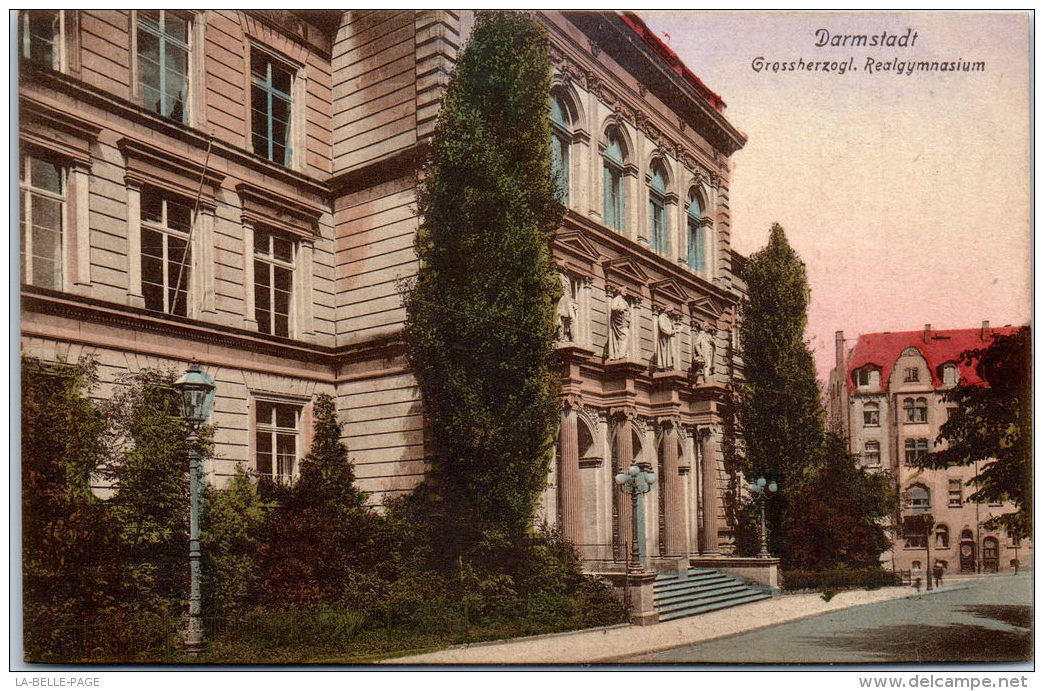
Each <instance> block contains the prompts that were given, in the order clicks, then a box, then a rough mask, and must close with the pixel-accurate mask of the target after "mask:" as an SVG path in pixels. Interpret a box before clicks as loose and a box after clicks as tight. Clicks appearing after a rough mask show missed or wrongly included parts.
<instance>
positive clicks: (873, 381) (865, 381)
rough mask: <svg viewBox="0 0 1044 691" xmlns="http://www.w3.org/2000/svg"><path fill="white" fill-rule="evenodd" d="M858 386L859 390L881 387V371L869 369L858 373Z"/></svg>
mask: <svg viewBox="0 0 1044 691" xmlns="http://www.w3.org/2000/svg"><path fill="white" fill-rule="evenodd" d="M856 386H858V387H859V388H861V389H862V388H869V389H877V388H880V386H881V371H880V370H877V369H874V368H872V367H868V368H866V369H861V370H858V371H857V372H856Z"/></svg>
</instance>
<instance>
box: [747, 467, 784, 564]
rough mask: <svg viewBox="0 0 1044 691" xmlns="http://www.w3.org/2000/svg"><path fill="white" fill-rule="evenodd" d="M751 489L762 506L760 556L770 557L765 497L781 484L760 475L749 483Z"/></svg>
mask: <svg viewBox="0 0 1044 691" xmlns="http://www.w3.org/2000/svg"><path fill="white" fill-rule="evenodd" d="M747 487H749V488H750V491H751V492H753V493H754V494H755V495H756V496H757V498H758V505H759V506H760V507H761V549H760V550H759V551H758V557H759V558H762V559H765V558H768V557H769V556H770V555H769V551H768V535H767V532H766V530H765V498H766V496H767V495H768V493H770V492H771V493H773V494H774V493H775V492H776V490H777V489H779V486H778V485H776V482H775V481H772V482H768V481H767V480H766V479H765V478H763V477H759V478H758V479H757V481H756V482H751V483H749V484H748V485H747Z"/></svg>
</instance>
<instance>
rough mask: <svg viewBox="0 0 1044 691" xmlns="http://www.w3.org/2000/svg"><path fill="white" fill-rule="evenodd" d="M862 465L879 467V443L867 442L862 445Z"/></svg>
mask: <svg viewBox="0 0 1044 691" xmlns="http://www.w3.org/2000/svg"><path fill="white" fill-rule="evenodd" d="M863 463H864V464H865V465H868V466H879V465H881V442H879V441H868V442H866V443H865V444H863Z"/></svg>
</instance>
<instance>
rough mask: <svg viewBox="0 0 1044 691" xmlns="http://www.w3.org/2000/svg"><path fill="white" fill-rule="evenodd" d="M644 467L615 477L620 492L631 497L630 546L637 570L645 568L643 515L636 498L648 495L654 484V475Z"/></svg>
mask: <svg viewBox="0 0 1044 691" xmlns="http://www.w3.org/2000/svg"><path fill="white" fill-rule="evenodd" d="M642 465H643V466H645V467H640V466H638V465H632V466H631V467H630V468H628V469H627V472H626V473H620V474H619V475H617V476H616V484H618V485H620V490H621V491H623V492H625V493H627V494H630V495H631V517H632V518H631V531H632V534H633V536H634V540H633V542H632V544H631V554H632V557H633V559H634V563H635V564H636V565H637V568H638V569H642V568H644V566H645V514H644V513H643V512H642V506H641V504H640V503H639V501H638V497H639V496H640V495H643V494H648V492H649V490H651V489H652V488H653V486H654V485H655V484H656V473H654V472H652V471H651V470H649V467H648V464H642Z"/></svg>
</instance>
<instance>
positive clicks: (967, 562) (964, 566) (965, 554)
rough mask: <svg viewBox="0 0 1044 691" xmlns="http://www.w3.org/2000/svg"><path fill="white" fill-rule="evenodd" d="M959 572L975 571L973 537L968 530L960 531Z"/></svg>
mask: <svg viewBox="0 0 1044 691" xmlns="http://www.w3.org/2000/svg"><path fill="white" fill-rule="evenodd" d="M961 573H975V538H974V537H973V536H972V531H970V530H965V531H962V532H961Z"/></svg>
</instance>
